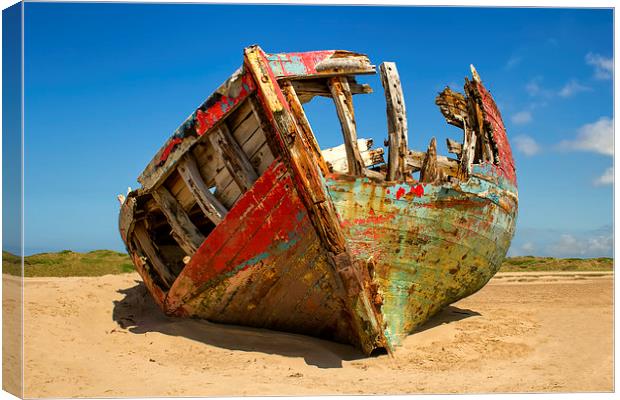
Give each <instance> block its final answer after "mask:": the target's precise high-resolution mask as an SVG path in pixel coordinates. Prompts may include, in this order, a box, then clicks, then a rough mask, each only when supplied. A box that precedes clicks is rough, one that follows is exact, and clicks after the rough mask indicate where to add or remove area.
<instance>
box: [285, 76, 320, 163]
mask: <svg viewBox="0 0 620 400" xmlns="http://www.w3.org/2000/svg"><path fill="white" fill-rule="evenodd" d="M280 88H281V89H282V93H284V97H285V98H286V101H287V102H288V105H289V106H290V108H291V113H292V115H293V117H294V118H295V120H297V123H298V124H299V126H300V128H301V133H302V136H301V138H302V140H303V141H304V146H305V147H307V148H308V149H309V150H310V153H311V155H312V158H313V159H314V162H315V163H316V164H317V165H318V166H319V168H321V171H322V172H323V174H324V175H325V174H327V173H329V169H328V167H327V164H326V163H325V160H324V159H323V155H322V154H321V147H320V146H319V143H318V142H317V140H316V137H315V136H314V132H312V127H311V126H310V122H309V121H308V118H307V117H306V113H305V112H304V108H303V107H302V105H301V101H300V100H299V98H298V97H297V93H296V92H295V88H294V87H293V85H292V84H291V82H289V81H282V82H280Z"/></svg>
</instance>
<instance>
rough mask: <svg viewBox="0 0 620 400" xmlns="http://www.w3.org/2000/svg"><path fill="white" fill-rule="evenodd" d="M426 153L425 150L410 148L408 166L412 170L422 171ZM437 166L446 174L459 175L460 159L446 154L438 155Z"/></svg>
mask: <svg viewBox="0 0 620 400" xmlns="http://www.w3.org/2000/svg"><path fill="white" fill-rule="evenodd" d="M426 154H427V153H425V152H423V151H413V150H410V151H409V154H408V156H407V168H409V169H410V171H411V172H416V171H420V170H421V169H422V165H424V159H425V158H426ZM437 167H438V168H439V169H441V170H442V172H443V174H444V175H449V176H458V172H459V161H458V160H455V159H453V158H448V157H446V156H439V155H438V156H437Z"/></svg>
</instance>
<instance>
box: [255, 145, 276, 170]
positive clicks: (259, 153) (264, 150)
mask: <svg viewBox="0 0 620 400" xmlns="http://www.w3.org/2000/svg"><path fill="white" fill-rule="evenodd" d="M274 160H275V157H274V156H273V153H272V152H271V148H270V147H269V144H268V143H267V142H264V143H263V145H262V146H261V147H260V148H259V149H258V150H256V152H255V153H254V154H253V155H252V158H250V162H251V163H252V165H253V166H254V168H255V169H256V171H257V172H258V173H259V174H261V175H262V174H263V173H264V172H265V171H266V170H267V168H269V166H270V165H271V164H272V163H273V161H274Z"/></svg>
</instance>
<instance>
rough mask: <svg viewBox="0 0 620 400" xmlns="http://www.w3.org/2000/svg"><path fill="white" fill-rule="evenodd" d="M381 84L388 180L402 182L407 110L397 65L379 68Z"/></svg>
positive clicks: (406, 150)
mask: <svg viewBox="0 0 620 400" xmlns="http://www.w3.org/2000/svg"><path fill="white" fill-rule="evenodd" d="M379 71H380V76H381V84H382V85H383V89H384V91H385V100H386V106H387V107H386V112H387V121H388V138H389V146H390V148H389V152H388V164H387V167H388V168H387V174H386V180H388V181H393V180H402V179H404V177H405V175H406V174H407V172H406V171H407V165H406V160H405V158H406V157H407V152H408V150H409V149H408V144H407V140H408V139H407V109H406V107H405V98H404V96H403V89H402V87H401V84H400V77H399V75H398V70H397V69H396V64H394V63H393V62H384V63H382V64H381V65H380V66H379Z"/></svg>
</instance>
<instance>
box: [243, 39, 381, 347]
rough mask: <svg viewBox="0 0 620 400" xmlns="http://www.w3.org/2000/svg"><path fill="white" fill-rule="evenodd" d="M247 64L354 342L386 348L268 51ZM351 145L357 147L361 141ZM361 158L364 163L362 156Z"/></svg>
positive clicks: (253, 50) (248, 56)
mask: <svg viewBox="0 0 620 400" xmlns="http://www.w3.org/2000/svg"><path fill="white" fill-rule="evenodd" d="M245 62H246V66H247V67H248V69H249V70H250V71H251V72H252V74H253V76H254V79H255V81H256V82H257V85H258V87H259V90H258V93H259V95H260V99H261V101H262V102H263V105H264V109H265V112H266V113H268V117H269V119H270V121H271V123H272V125H273V133H274V137H273V138H274V146H276V145H277V146H278V148H279V151H278V152H277V154H278V155H281V156H282V157H283V159H284V160H285V162H286V163H287V164H288V168H289V171H290V174H291V177H292V178H293V182H294V184H295V186H296V187H297V190H298V193H299V196H300V198H301V199H302V201H303V202H304V205H305V207H306V208H307V209H308V216H309V217H310V219H311V221H312V225H313V226H314V228H315V230H316V233H317V235H318V236H319V238H320V239H321V242H322V244H323V247H324V248H325V249H326V250H327V251H328V252H329V254H331V255H332V256H330V258H329V262H330V265H331V270H332V271H333V276H334V278H335V279H337V281H339V282H341V283H342V285H343V286H342V287H343V289H344V290H345V292H346V293H347V296H346V304H347V306H348V308H349V310H350V315H351V322H352V328H353V331H352V332H351V333H352V340H353V341H356V342H357V343H359V346H360V347H361V348H362V349H363V351H364V352H366V353H367V354H369V353H370V352H371V351H372V349H374V348H376V347H387V344H386V338H385V334H384V333H383V321H382V319H381V315H380V313H379V312H378V310H377V309H376V308H375V307H374V306H373V303H372V301H371V299H370V298H369V293H368V291H367V290H366V287H365V286H364V282H365V281H367V279H369V278H368V271H367V269H366V268H361V267H360V266H359V265H358V264H356V263H354V262H353V260H352V259H351V256H350V254H349V251H348V249H347V246H346V241H345V238H344V234H343V232H342V229H341V228H340V222H339V219H338V216H337V213H336V210H335V208H334V205H333V203H332V202H331V200H329V196H328V195H327V193H326V189H325V187H324V185H323V182H322V179H321V176H320V173H319V171H318V169H317V168H316V165H313V157H311V156H310V151H309V149H308V148H304V147H303V146H304V143H303V141H301V140H292V141H291V140H290V135H293V137H297V136H300V135H302V134H303V133H301V132H300V131H301V128H300V127H299V126H298V125H297V124H296V122H295V119H294V118H293V116H292V113H291V110H290V107H288V105H287V104H285V102H284V101H283V99H282V93H281V91H280V89H279V85H278V84H277V83H276V81H275V77H274V75H273V71H272V69H271V68H270V67H269V65H268V64H267V60H266V58H265V54H264V53H263V51H262V50H261V49H260V47H258V46H251V47H249V48H247V49H246V50H245ZM330 89H331V88H330ZM352 143H353V144H355V145H356V146H355V147H356V148H357V140H353V141H352ZM359 160H360V161H361V158H360V159H359ZM364 274H365V275H364Z"/></svg>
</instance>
